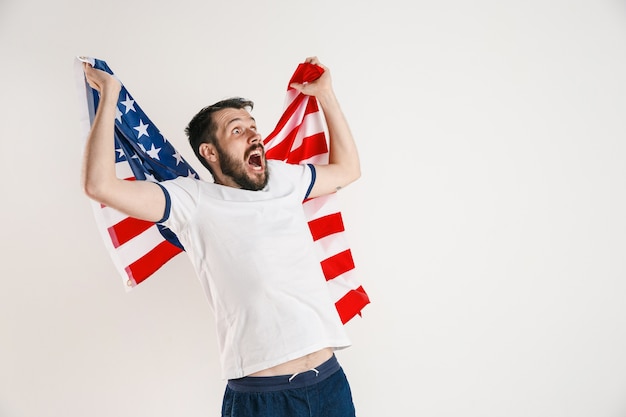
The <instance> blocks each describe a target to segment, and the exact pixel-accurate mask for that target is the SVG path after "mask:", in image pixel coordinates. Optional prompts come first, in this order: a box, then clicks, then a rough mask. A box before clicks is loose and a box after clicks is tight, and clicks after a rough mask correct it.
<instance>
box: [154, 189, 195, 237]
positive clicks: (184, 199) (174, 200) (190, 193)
mask: <svg viewBox="0 0 626 417" xmlns="http://www.w3.org/2000/svg"><path fill="white" fill-rule="evenodd" d="M158 185H159V186H160V187H161V189H162V190H163V193H164V194H165V211H164V213H163V218H162V219H161V220H160V221H158V222H157V223H160V224H162V225H164V226H167V227H168V228H169V229H171V230H172V231H173V232H174V233H176V232H179V231H181V230H183V229H184V228H185V227H186V225H187V224H188V223H189V219H190V218H191V217H192V216H193V214H194V213H195V211H196V207H197V206H198V195H199V181H198V180H196V179H193V178H187V177H178V178H175V179H173V180H169V181H163V182H159V183H158Z"/></svg>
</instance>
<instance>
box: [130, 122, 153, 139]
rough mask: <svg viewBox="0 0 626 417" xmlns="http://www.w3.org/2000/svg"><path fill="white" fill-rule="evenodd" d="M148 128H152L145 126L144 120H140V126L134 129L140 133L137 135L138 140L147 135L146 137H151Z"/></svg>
mask: <svg viewBox="0 0 626 417" xmlns="http://www.w3.org/2000/svg"><path fill="white" fill-rule="evenodd" d="M148 126H150V125H145V124H143V120H141V119H139V126H135V127H134V128H133V129H135V130H136V131H137V132H139V134H138V135H137V139H139V138H140V137H142V136H143V135H146V136H148V137H150V135H149V134H148Z"/></svg>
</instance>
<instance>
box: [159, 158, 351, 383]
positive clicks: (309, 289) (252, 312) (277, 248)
mask: <svg viewBox="0 0 626 417" xmlns="http://www.w3.org/2000/svg"><path fill="white" fill-rule="evenodd" d="M268 169H269V173H270V176H269V182H268V185H267V186H266V187H265V188H264V189H263V190H261V191H249V190H241V189H237V188H232V187H227V186H222V185H218V184H214V183H211V182H206V181H199V180H195V179H192V178H185V177H179V178H177V179H174V180H171V181H165V182H162V183H160V185H161V186H162V187H163V188H164V190H165V194H166V199H167V208H166V211H165V216H164V219H163V220H162V221H161V223H162V224H163V225H165V226H167V227H169V228H170V229H171V230H172V231H173V232H174V233H176V235H177V236H178V239H179V240H180V242H181V243H182V245H183V246H184V247H185V250H186V252H187V254H188V255H189V257H190V259H191V261H192V263H193V265H194V267H195V270H196V272H197V274H198V277H199V279H200V281H201V283H202V286H203V288H204V291H205V293H206V295H207V298H208V300H209V304H210V306H211V309H212V311H213V313H214V314H215V320H216V328H217V335H218V345H219V350H220V355H221V364H222V377H223V378H224V379H234V378H241V377H243V376H246V375H249V374H251V373H254V372H257V371H260V370H263V369H267V368H270V367H272V366H275V365H279V364H281V363H284V362H287V361H289V360H292V359H296V358H299V357H301V356H304V355H306V354H309V353H312V352H315V351H317V350H319V349H322V348H325V347H333V348H335V349H341V348H345V347H347V346H349V345H350V341H349V339H348V337H347V335H346V332H345V329H344V326H343V324H342V323H341V320H340V318H339V315H338V313H337V310H336V308H335V305H334V302H333V300H332V299H331V297H330V294H329V291H328V285H327V284H326V281H325V279H324V275H323V273H322V269H321V265H320V262H319V259H318V258H317V256H316V252H315V247H314V246H313V239H312V237H311V233H310V231H309V229H308V225H307V222H306V219H305V217H304V212H303V209H302V202H303V200H304V198H305V196H306V194H307V193H308V190H309V189H310V187H311V186H312V183H313V181H314V175H313V172H314V171H313V169H314V168H313V167H312V166H311V167H309V166H306V165H292V164H286V163H284V162H280V161H273V160H270V161H268Z"/></svg>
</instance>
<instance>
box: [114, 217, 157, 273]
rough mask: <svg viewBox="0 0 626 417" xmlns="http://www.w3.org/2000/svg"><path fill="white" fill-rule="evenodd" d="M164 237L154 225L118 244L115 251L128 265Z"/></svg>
mask: <svg viewBox="0 0 626 417" xmlns="http://www.w3.org/2000/svg"><path fill="white" fill-rule="evenodd" d="M164 240H165V239H164V238H163V235H162V234H161V232H159V229H158V228H157V226H156V225H153V226H151V227H150V228H149V229H147V230H145V231H144V232H142V233H140V234H139V235H137V236H135V237H134V238H132V239H131V240H129V241H128V242H126V243H124V244H123V245H121V246H119V247H118V248H117V249H116V251H115V252H116V253H117V255H118V256H119V258H120V260H121V261H122V263H123V264H124V265H125V266H128V265H130V264H132V263H133V262H135V261H136V260H138V259H140V258H141V257H143V256H144V255H145V254H147V253H148V252H150V251H151V250H152V249H154V248H155V247H156V246H157V245H158V244H160V243H161V242H163V241H164Z"/></svg>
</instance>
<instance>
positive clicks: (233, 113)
mask: <svg viewBox="0 0 626 417" xmlns="http://www.w3.org/2000/svg"><path fill="white" fill-rule="evenodd" d="M213 120H214V121H215V124H216V125H217V126H218V129H219V130H223V129H226V128H228V126H230V125H231V124H235V123H236V122H250V121H254V117H252V115H251V114H250V112H248V110H246V109H232V108H226V109H222V110H218V111H216V112H215V113H213Z"/></svg>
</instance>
